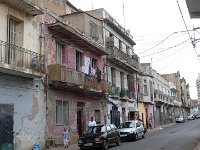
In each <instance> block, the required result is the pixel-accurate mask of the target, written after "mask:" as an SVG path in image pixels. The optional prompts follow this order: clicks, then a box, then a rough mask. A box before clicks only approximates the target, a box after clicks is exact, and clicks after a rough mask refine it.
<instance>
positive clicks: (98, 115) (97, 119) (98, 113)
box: [95, 110, 101, 124]
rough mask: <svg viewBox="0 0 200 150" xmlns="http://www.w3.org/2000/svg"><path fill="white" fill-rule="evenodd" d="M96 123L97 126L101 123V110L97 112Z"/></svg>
mask: <svg viewBox="0 0 200 150" xmlns="http://www.w3.org/2000/svg"><path fill="white" fill-rule="evenodd" d="M95 121H96V123H97V124H100V123H101V112H100V110H95Z"/></svg>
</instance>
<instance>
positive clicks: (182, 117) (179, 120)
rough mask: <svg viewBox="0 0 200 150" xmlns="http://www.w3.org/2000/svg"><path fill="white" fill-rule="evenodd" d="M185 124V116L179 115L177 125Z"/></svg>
mask: <svg viewBox="0 0 200 150" xmlns="http://www.w3.org/2000/svg"><path fill="white" fill-rule="evenodd" d="M183 122H185V119H184V116H183V115H182V114H180V115H178V117H177V118H176V123H183Z"/></svg>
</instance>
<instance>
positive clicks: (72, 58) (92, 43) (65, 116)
mask: <svg viewBox="0 0 200 150" xmlns="http://www.w3.org/2000/svg"><path fill="white" fill-rule="evenodd" d="M52 4H53V3H52ZM60 5H64V6H65V7H67V10H69V9H71V11H67V12H69V14H68V13H67V12H65V11H61V10H60V9H61V8H62V7H59V5H58V6H57V7H58V8H59V9H58V8H57V9H58V11H57V9H56V10H54V12H52V11H51V10H50V2H49V5H45V6H48V7H47V9H48V11H47V12H46V13H45V15H44V22H45V25H44V27H43V35H44V45H45V47H46V54H47V56H46V58H47V67H48V78H47V86H48V88H47V90H48V94H47V135H46V139H47V141H51V140H52V139H53V140H54V141H55V144H62V132H63V128H64V127H67V128H68V131H69V134H70V142H71V144H73V143H77V140H78V137H79V136H82V135H83V133H84V132H85V131H86V129H87V125H88V122H89V120H90V117H94V118H95V120H96V122H97V123H98V124H102V123H105V116H106V114H105V109H106V101H105V97H106V93H108V92H109V91H108V90H109V89H110V87H109V83H108V82H106V81H104V80H103V67H104V61H103V56H104V55H106V52H105V50H104V45H103V36H102V31H99V29H101V28H102V22H101V21H99V20H97V19H94V18H93V17H91V16H89V15H87V14H85V13H82V12H79V11H78V10H77V9H75V7H74V6H73V5H72V4H70V3H69V2H65V1H63V3H60ZM63 9H64V8H63ZM75 11H76V12H75ZM71 12H74V13H75V14H74V15H73V17H71V15H70V13H71ZM76 17H78V18H81V19H80V20H77V21H79V22H78V23H77V22H75V21H73V19H74V18H76ZM83 22H84V23H83ZM48 143H50V142H48Z"/></svg>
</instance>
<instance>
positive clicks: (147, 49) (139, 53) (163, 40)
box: [138, 30, 193, 54]
mask: <svg viewBox="0 0 200 150" xmlns="http://www.w3.org/2000/svg"><path fill="white" fill-rule="evenodd" d="M191 31H193V30H191ZM180 32H189V31H188V30H187V31H178V32H173V33H171V34H169V35H168V36H167V37H166V38H164V39H163V40H162V41H160V42H159V43H158V44H156V45H154V46H153V47H151V48H150V49H147V50H145V51H143V52H141V53H138V54H143V53H145V52H147V51H149V50H152V49H153V48H155V47H157V46H158V45H160V44H162V43H163V42H164V41H166V40H167V39H168V38H169V37H171V36H172V35H174V34H177V33H180Z"/></svg>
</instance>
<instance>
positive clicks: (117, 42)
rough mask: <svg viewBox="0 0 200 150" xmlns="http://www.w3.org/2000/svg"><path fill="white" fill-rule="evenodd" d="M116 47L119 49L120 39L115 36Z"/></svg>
mask: <svg viewBox="0 0 200 150" xmlns="http://www.w3.org/2000/svg"><path fill="white" fill-rule="evenodd" d="M114 46H115V47H116V48H118V49H119V39H118V38H116V37H115V36H114Z"/></svg>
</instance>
